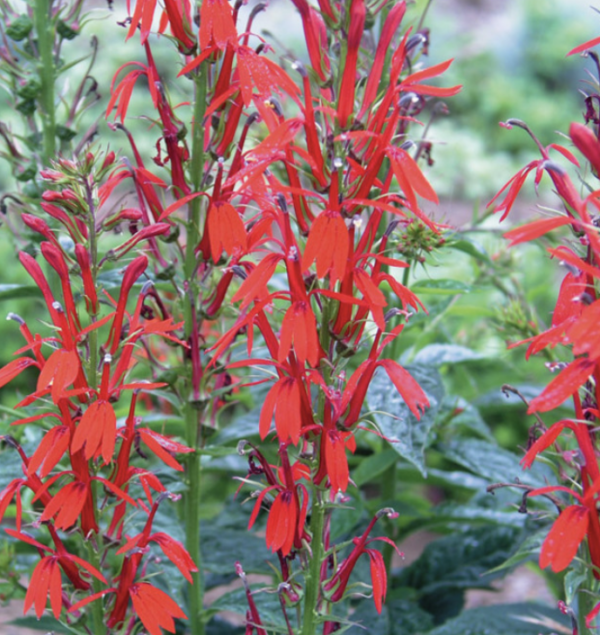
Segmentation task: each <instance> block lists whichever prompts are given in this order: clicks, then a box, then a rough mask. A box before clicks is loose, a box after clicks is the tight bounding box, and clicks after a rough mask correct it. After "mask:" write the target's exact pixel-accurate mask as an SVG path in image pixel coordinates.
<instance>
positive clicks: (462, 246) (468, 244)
mask: <svg viewBox="0 0 600 635" xmlns="http://www.w3.org/2000/svg"><path fill="white" fill-rule="evenodd" d="M449 247H450V248H451V249H456V250H457V251H462V252H463V253H465V254H469V256H473V258H475V260H478V261H479V262H485V263H487V264H491V263H492V260H491V258H490V256H489V254H488V252H487V251H486V249H485V247H484V246H483V245H482V244H481V243H479V242H477V241H476V240H473V239H472V238H467V237H464V236H463V237H461V238H460V239H458V240H457V241H456V242H451V243H450V244H449Z"/></svg>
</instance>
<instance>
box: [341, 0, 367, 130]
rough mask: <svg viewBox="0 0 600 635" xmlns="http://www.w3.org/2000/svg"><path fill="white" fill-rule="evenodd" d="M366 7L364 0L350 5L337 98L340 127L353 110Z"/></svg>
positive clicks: (345, 125)
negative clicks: (342, 68)
mask: <svg viewBox="0 0 600 635" xmlns="http://www.w3.org/2000/svg"><path fill="white" fill-rule="evenodd" d="M366 16H367V7H366V6H365V2H364V0H352V3H351V5H350V26H349V28H348V37H347V50H346V59H345V60H344V73H343V75H342V83H341V85H340V95H339V98H338V107H337V113H338V120H339V124H340V128H342V129H344V128H346V127H347V125H348V119H349V118H350V115H351V114H352V112H353V110H354V93H355V91H356V63H357V61H358V51H359V49H360V42H361V40H362V36H363V31H364V28H365V19H366Z"/></svg>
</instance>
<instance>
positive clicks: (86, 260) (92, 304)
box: [75, 244, 98, 315]
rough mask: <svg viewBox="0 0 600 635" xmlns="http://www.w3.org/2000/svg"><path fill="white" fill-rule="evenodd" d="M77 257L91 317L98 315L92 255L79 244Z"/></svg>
mask: <svg viewBox="0 0 600 635" xmlns="http://www.w3.org/2000/svg"><path fill="white" fill-rule="evenodd" d="M75 257H76V258H77V262H78V264H79V267H80V269H81V278H82V280H83V290H84V292H85V300H86V304H87V307H88V311H89V313H90V314H91V315H96V313H98V295H97V293H96V287H95V285H94V280H93V278H92V271H91V268H90V255H89V253H88V251H87V249H86V248H85V247H84V246H83V245H81V244H77V245H75Z"/></svg>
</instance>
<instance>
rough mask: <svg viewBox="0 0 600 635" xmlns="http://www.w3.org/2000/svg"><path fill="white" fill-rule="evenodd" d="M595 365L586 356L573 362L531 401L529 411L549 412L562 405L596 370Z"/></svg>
mask: <svg viewBox="0 0 600 635" xmlns="http://www.w3.org/2000/svg"><path fill="white" fill-rule="evenodd" d="M594 366H595V364H594V362H592V361H590V360H589V359H586V358H585V357H580V358H578V359H576V360H575V361H573V362H571V363H570V364H569V365H568V366H567V367H566V368H564V369H563V370H562V371H561V372H560V373H559V375H558V376H556V377H555V378H554V379H553V380H552V381H551V382H550V383H549V384H548V385H547V386H546V388H544V390H543V391H542V393H541V394H540V395H538V396H537V397H536V398H535V399H533V400H532V401H531V403H530V404H529V409H528V410H527V412H528V413H529V414H532V413H533V412H548V410H554V408H557V407H558V406H560V405H561V404H562V403H563V401H565V400H566V399H568V398H569V397H571V395H573V393H575V392H576V391H577V390H578V389H579V388H580V386H582V385H583V384H584V383H585V382H586V381H587V378H588V377H589V376H590V375H591V374H592V373H593V372H594Z"/></svg>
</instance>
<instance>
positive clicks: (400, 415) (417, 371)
mask: <svg viewBox="0 0 600 635" xmlns="http://www.w3.org/2000/svg"><path fill="white" fill-rule="evenodd" d="M406 370H408V372H409V373H410V374H411V375H412V376H413V377H414V378H415V380H416V381H417V383H418V384H419V385H420V386H421V388H422V389H423V390H424V391H425V394H426V395H427V398H428V399H429V403H430V407H429V408H427V410H425V412H424V414H423V415H422V416H421V418H420V419H417V418H416V417H415V416H414V415H413V414H412V413H411V412H410V410H409V409H408V406H407V405H406V403H405V402H404V400H403V399H402V397H401V396H400V395H399V393H398V391H397V390H396V389H395V388H394V385H393V384H392V382H391V380H390V379H389V378H388V377H387V375H385V374H384V373H382V372H381V371H378V372H377V373H376V374H375V377H374V378H373V380H372V381H371V385H370V386H369V390H368V392H367V402H368V405H369V410H371V411H377V412H376V413H375V414H374V415H373V418H374V420H375V423H376V424H377V425H378V426H379V428H380V430H381V432H382V434H383V435H384V436H385V437H386V438H388V439H390V441H391V447H392V448H393V449H394V450H395V451H396V452H397V453H398V454H399V455H400V456H401V457H403V458H405V459H406V460H407V461H410V462H411V463H412V464H413V465H415V467H417V468H418V469H419V471H420V472H421V474H423V476H425V475H426V469H425V457H424V453H425V449H426V448H427V447H429V445H430V444H431V442H432V435H431V430H432V428H433V426H434V424H435V421H436V415H437V413H438V410H439V407H440V404H441V402H442V399H443V397H444V385H443V384H442V378H441V377H440V374H439V372H438V371H437V370H436V369H435V368H432V367H431V366H422V365H416V364H415V365H410V366H406ZM387 413H390V414H387Z"/></svg>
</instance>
